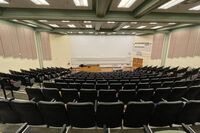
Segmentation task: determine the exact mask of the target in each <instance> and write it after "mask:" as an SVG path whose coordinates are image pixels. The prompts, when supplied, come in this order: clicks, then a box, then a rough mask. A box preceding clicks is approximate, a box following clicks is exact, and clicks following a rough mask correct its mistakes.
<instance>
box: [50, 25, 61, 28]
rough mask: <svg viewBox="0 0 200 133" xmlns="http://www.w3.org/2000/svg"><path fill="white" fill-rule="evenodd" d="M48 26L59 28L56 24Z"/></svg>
mask: <svg viewBox="0 0 200 133" xmlns="http://www.w3.org/2000/svg"><path fill="white" fill-rule="evenodd" d="M49 25H50V26H52V27H54V28H58V27H59V26H58V25H57V24H49Z"/></svg>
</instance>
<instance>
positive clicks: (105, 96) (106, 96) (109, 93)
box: [98, 90, 117, 102]
mask: <svg viewBox="0 0 200 133" xmlns="http://www.w3.org/2000/svg"><path fill="white" fill-rule="evenodd" d="M116 93H117V92H116V90H99V97H98V101H99V102H117V97H116Z"/></svg>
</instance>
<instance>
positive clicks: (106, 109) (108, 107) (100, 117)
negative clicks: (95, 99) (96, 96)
mask: <svg viewBox="0 0 200 133" xmlns="http://www.w3.org/2000/svg"><path fill="white" fill-rule="evenodd" d="M123 109H124V105H123V103H122V102H114V103H98V105H97V111H96V122H97V126H98V127H108V128H109V127H110V128H114V127H121V126H122V117H123Z"/></svg>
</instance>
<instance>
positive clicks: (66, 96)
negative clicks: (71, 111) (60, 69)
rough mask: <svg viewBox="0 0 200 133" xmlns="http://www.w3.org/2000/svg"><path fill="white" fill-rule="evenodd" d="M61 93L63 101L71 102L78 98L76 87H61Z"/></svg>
mask: <svg viewBox="0 0 200 133" xmlns="http://www.w3.org/2000/svg"><path fill="white" fill-rule="evenodd" d="M61 95H62V99H63V102H64V103H68V102H73V101H74V100H76V101H77V100H78V99H79V95H78V91H77V90H76V89H61Z"/></svg>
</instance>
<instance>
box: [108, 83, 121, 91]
mask: <svg viewBox="0 0 200 133" xmlns="http://www.w3.org/2000/svg"><path fill="white" fill-rule="evenodd" d="M110 89H115V90H117V91H118V90H121V89H122V83H110Z"/></svg>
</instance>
